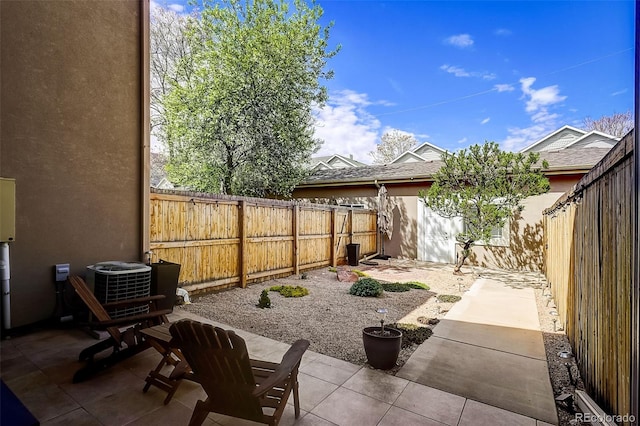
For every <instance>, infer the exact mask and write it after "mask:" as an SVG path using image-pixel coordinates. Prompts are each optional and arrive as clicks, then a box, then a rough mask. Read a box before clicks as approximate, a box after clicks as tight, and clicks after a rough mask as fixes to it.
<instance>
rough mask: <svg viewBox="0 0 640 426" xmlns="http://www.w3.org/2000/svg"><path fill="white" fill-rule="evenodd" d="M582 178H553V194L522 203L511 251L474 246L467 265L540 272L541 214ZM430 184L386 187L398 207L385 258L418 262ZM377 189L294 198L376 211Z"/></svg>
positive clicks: (303, 191)
mask: <svg viewBox="0 0 640 426" xmlns="http://www.w3.org/2000/svg"><path fill="white" fill-rule="evenodd" d="M580 177H582V174H576V175H566V176H565V175H563V176H551V177H550V178H549V181H550V184H551V190H550V191H549V192H548V193H546V194H543V195H539V196H536V197H530V198H528V199H527V200H525V202H524V203H523V206H524V210H523V211H522V212H521V214H520V217H519V218H518V219H517V220H512V221H511V225H510V236H509V243H510V244H509V246H508V247H492V246H488V247H487V246H475V247H474V248H473V252H472V255H471V257H470V258H469V259H468V260H467V262H470V263H473V264H475V265H481V266H485V267H499V268H505V269H517V270H540V269H541V268H542V261H543V233H542V232H543V231H542V211H543V210H544V209H545V208H547V207H550V206H551V205H553V203H554V202H555V201H556V200H557V199H558V198H560V196H562V194H564V193H565V192H566V191H568V190H570V189H571V187H572V186H573V185H575V183H576V182H578V180H579V179H580ZM429 185H430V183H429V182H424V183H421V184H406V183H403V184H397V185H396V184H387V185H386V186H387V190H388V193H389V197H390V200H391V203H392V204H393V205H394V206H395V208H394V211H393V212H394V215H393V228H394V231H393V235H392V238H391V240H387V239H386V238H385V239H384V242H385V243H384V244H385V245H384V247H385V249H384V250H385V254H388V255H390V256H393V257H404V258H409V259H416V258H417V246H418V235H417V232H418V231H417V220H418V196H417V195H418V192H419V191H420V190H421V189H428V187H429ZM376 195H377V189H375V185H373V183H372V184H371V185H367V186H343V187H340V188H299V189H296V190H295V191H294V197H295V198H304V199H307V200H309V201H312V202H325V203H330V204H331V203H338V204H340V203H364V204H367V206H368V207H371V208H376Z"/></svg>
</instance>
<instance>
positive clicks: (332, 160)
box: [309, 154, 366, 170]
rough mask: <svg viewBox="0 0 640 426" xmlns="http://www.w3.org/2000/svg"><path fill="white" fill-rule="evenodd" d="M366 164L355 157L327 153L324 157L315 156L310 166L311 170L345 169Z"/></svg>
mask: <svg viewBox="0 0 640 426" xmlns="http://www.w3.org/2000/svg"><path fill="white" fill-rule="evenodd" d="M365 165H366V164H364V163H361V162H359V161H357V160H354V159H353V158H347V157H344V156H342V155H339V154H334V155H327V156H324V157H313V158H312V159H311V163H310V165H309V168H310V169H311V170H326V169H343V168H346V167H360V166H365Z"/></svg>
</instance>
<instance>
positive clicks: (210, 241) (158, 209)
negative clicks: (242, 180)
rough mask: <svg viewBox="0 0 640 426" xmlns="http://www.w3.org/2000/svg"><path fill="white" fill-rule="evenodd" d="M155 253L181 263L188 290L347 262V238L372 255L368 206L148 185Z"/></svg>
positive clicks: (373, 229) (372, 215)
mask: <svg viewBox="0 0 640 426" xmlns="http://www.w3.org/2000/svg"><path fill="white" fill-rule="evenodd" d="M150 214H151V220H150V228H151V229H150V240H151V251H152V253H153V255H152V256H153V259H154V261H155V260H159V259H162V260H165V261H169V262H174V263H179V264H181V265H182V268H181V270H180V278H179V281H180V283H181V285H183V287H184V288H185V289H186V290H187V291H190V292H194V291H195V292H202V291H208V290H212V289H220V288H224V287H232V286H239V287H246V285H247V283H249V282H253V281H261V280H266V279H271V278H277V277H283V276H288V275H292V274H298V273H300V272H301V271H304V270H307V269H312V268H318V267H322V266H337V265H339V264H342V263H345V259H346V255H347V250H346V246H347V244H350V243H354V244H360V255H363V254H371V253H375V251H376V247H377V239H376V238H377V235H378V232H377V214H376V212H375V211H373V210H364V209H352V208H347V207H338V206H329V205H321V204H302V203H299V202H294V201H279V200H267V199H258V198H244V197H231V196H224V195H212V194H202V193H191V192H182V191H166V190H156V189H152V190H151V195H150Z"/></svg>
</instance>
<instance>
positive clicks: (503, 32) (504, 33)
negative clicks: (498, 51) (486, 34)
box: [493, 28, 512, 37]
mask: <svg viewBox="0 0 640 426" xmlns="http://www.w3.org/2000/svg"><path fill="white" fill-rule="evenodd" d="M493 33H494V34H495V35H497V36H503V37H506V36H510V35H511V34H512V31H511V30H510V29H507V28H498V29H497V30H495V31H494V32H493Z"/></svg>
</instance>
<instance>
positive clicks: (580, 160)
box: [540, 148, 611, 174]
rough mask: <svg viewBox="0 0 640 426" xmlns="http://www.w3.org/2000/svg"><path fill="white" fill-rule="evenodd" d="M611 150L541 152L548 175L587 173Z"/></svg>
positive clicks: (586, 149) (587, 149)
mask: <svg viewBox="0 0 640 426" xmlns="http://www.w3.org/2000/svg"><path fill="white" fill-rule="evenodd" d="M610 150H611V148H582V149H561V150H559V151H543V152H540V159H541V160H547V162H548V163H549V168H548V169H547V171H546V172H547V173H548V174H557V173H559V172H578V171H581V172H585V173H586V172H587V171H589V170H591V168H592V167H593V166H595V165H596V164H598V162H599V161H600V160H602V159H603V158H604V156H605V155H607V153H608V152H609V151H610Z"/></svg>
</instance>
